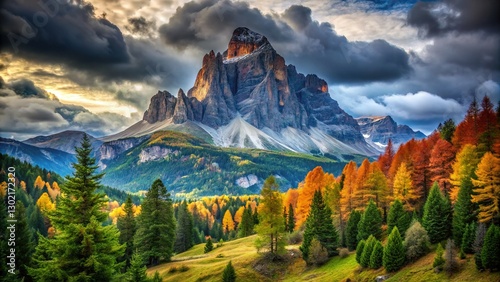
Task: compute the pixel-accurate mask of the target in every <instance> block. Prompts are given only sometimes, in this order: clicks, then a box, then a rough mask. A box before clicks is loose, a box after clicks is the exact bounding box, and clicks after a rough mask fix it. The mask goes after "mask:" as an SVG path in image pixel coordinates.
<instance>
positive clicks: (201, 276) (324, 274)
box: [148, 236, 500, 282]
mask: <svg viewBox="0 0 500 282" xmlns="http://www.w3.org/2000/svg"><path fill="white" fill-rule="evenodd" d="M254 240H255V236H250V237H247V238H243V239H238V240H235V241H230V242H226V243H224V245H223V246H222V247H220V248H217V249H214V250H213V251H212V252H210V253H208V254H204V253H203V248H204V244H200V245H196V246H194V247H193V248H192V249H191V250H189V251H187V252H185V253H182V254H179V255H176V256H174V257H173V261H172V262H169V263H165V264H161V265H158V266H155V267H152V268H150V269H148V275H153V274H154V272H155V271H158V272H159V273H160V275H161V276H162V277H163V281H183V282H191V281H192V282H194V281H220V279H221V277H222V271H223V270H224V267H225V266H226V264H227V263H228V262H229V260H231V261H232V264H233V266H234V267H235V269H236V274H237V276H238V280H237V281H346V280H347V279H348V278H349V279H350V280H351V281H367V282H368V281H370V282H371V281H374V280H375V278H376V277H377V276H379V275H386V274H387V273H386V272H385V270H384V269H383V268H380V269H378V270H361V269H360V267H359V265H358V264H357V262H356V259H355V254H354V253H351V254H350V255H349V256H348V257H346V258H340V257H335V258H333V259H331V260H330V261H329V262H328V263H326V264H325V265H323V266H321V267H308V266H307V265H306V264H305V263H304V261H303V260H302V259H301V258H299V257H297V256H295V258H294V259H291V261H290V262H289V263H281V264H278V265H277V266H275V267H274V270H275V277H274V278H273V279H271V278H269V276H268V275H269V274H268V275H267V276H264V275H262V273H259V272H258V271H257V270H256V269H261V268H260V267H259V266H261V265H260V264H259V260H261V258H262V256H261V255H259V254H257V252H256V249H255V247H254V245H253V242H254ZM287 248H288V249H289V250H290V251H292V250H296V249H297V248H298V246H288V247H287ZM433 260H434V253H433V252H431V253H429V254H428V255H427V256H425V257H423V258H421V259H420V260H418V261H417V262H415V263H413V264H410V265H407V266H406V267H404V268H403V269H401V270H400V271H399V272H396V273H389V276H390V278H389V279H388V280H387V281H390V282H393V281H415V282H416V281H426V282H431V281H478V282H490V281H500V273H498V272H497V273H490V272H479V271H477V270H476V268H475V264H474V258H473V257H472V256H468V257H467V258H466V259H465V260H459V261H460V271H459V272H457V273H455V274H453V275H452V276H451V277H449V276H448V275H447V274H446V273H444V272H441V273H435V272H434V270H433V268H432V262H433ZM183 266H185V267H187V269H185V271H184V272H182V271H180V269H181V268H182V267H183ZM173 269H177V271H175V272H172V270H173Z"/></svg>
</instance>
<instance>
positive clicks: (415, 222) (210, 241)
mask: <svg viewBox="0 0 500 282" xmlns="http://www.w3.org/2000/svg"><path fill="white" fill-rule="evenodd" d="M0 161H1V164H2V167H1V173H0V188H1V189H0V194H1V196H2V197H4V196H5V194H6V187H7V181H8V180H7V178H8V175H7V171H8V167H10V166H14V167H16V183H17V190H16V199H17V201H18V204H17V205H16V214H15V215H16V219H17V220H18V222H17V226H16V248H17V249H16V254H17V256H16V265H17V266H18V267H17V268H16V274H15V275H10V274H9V275H3V274H4V273H7V264H6V263H2V265H1V266H0V267H1V268H0V270H1V272H2V276H1V278H0V279H2V280H4V281H14V280H13V279H12V277H14V276H15V277H16V278H17V279H19V280H23V279H24V281H68V280H69V281H115V280H120V279H126V280H127V281H161V280H162V277H160V274H159V273H156V274H155V275H154V276H150V277H147V276H146V267H149V266H154V265H158V264H161V263H164V262H168V261H170V260H171V258H172V256H173V255H174V254H176V253H182V252H184V251H186V250H189V249H190V248H191V247H192V246H193V245H195V244H200V243H204V244H205V248H204V250H205V252H206V253H210V252H211V251H213V250H214V249H216V248H217V247H218V246H220V245H222V244H224V242H226V241H228V240H232V239H235V238H241V237H246V236H249V235H252V234H255V233H256V234H257V239H256V242H255V246H256V249H257V251H258V252H259V253H262V254H263V257H265V258H266V259H268V260H269V263H274V262H275V261H280V260H282V259H283V258H284V257H286V253H287V249H286V248H285V246H286V245H287V244H294V245H300V247H299V248H298V249H299V250H300V254H301V257H302V259H303V260H304V261H306V263H307V264H308V265H310V266H311V267H315V266H318V265H322V264H324V263H326V262H327V261H328V260H330V259H331V258H332V257H335V256H338V255H341V256H342V255H346V254H349V253H352V254H353V255H355V256H356V261H357V262H358V263H359V265H360V268H361V269H379V268H381V267H383V268H384V269H385V270H386V271H387V272H389V273H392V272H395V271H398V270H399V269H401V268H402V267H403V266H404V265H405V264H408V263H412V262H414V261H417V260H418V259H419V258H420V257H422V256H424V255H426V254H428V253H429V252H431V250H432V251H433V250H435V253H436V254H435V260H434V263H433V267H435V269H436V271H447V272H449V273H452V272H453V271H455V270H456V268H457V265H458V263H457V260H458V259H460V258H464V257H467V256H473V257H474V261H475V264H476V268H477V270H478V271H498V270H500V207H499V204H500V105H499V107H497V108H496V110H495V109H494V106H493V105H492V104H491V102H490V100H489V99H488V97H485V98H484V99H483V100H482V101H481V103H480V104H478V103H477V102H476V101H474V102H472V103H471V105H470V106H469V109H468V111H467V115H466V116H465V118H464V120H463V121H462V122H460V123H459V124H457V125H456V124H455V123H454V122H453V121H452V120H447V121H444V122H443V124H441V125H440V126H439V128H438V129H437V130H436V131H435V132H434V133H433V134H431V135H430V136H428V137H427V138H425V139H423V140H418V141H417V140H411V141H409V142H407V143H405V144H403V145H401V146H400V147H399V148H397V150H395V149H394V148H393V146H392V144H391V143H390V142H389V144H388V146H387V147H386V149H385V152H384V153H383V154H382V155H380V157H379V158H378V159H377V160H376V161H373V162H370V161H369V160H368V159H365V160H364V161H363V162H362V163H361V164H360V165H359V166H358V164H357V163H355V162H349V163H348V164H347V165H346V166H345V167H344V169H343V171H342V173H341V174H340V175H337V176H335V175H333V174H331V173H328V172H326V171H324V170H323V168H322V167H320V166H318V167H316V168H314V169H313V170H311V171H310V172H309V173H308V174H307V176H306V177H305V179H304V180H303V181H302V182H301V183H300V184H299V186H298V187H296V188H290V189H289V190H288V191H287V192H285V193H283V192H281V191H282V188H283V187H281V189H280V185H279V182H278V181H277V180H276V178H275V177H274V176H270V177H269V178H267V179H266V181H265V183H264V185H263V187H262V189H261V193H260V195H254V196H229V195H220V196H213V197H204V198H200V199H196V200H193V199H185V200H174V199H172V197H171V195H170V193H169V190H168V189H167V188H168V187H166V185H164V183H163V182H162V181H161V180H154V179H152V180H151V185H150V188H149V190H148V191H147V193H146V194H145V195H144V196H140V197H139V196H137V195H130V194H127V193H124V192H120V191H118V190H115V189H112V188H109V187H103V186H101V185H100V179H101V178H102V174H99V173H98V169H97V166H96V164H95V159H93V158H91V146H90V142H89V140H88V139H86V138H85V139H84V141H83V142H82V145H81V147H80V148H78V149H77V162H76V163H75V164H74V170H75V172H74V174H73V175H72V176H68V177H67V178H66V179H62V178H61V177H59V176H57V175H55V174H53V173H51V172H49V171H46V170H44V169H41V168H39V167H33V166H31V165H29V164H28V163H26V162H21V161H18V160H16V159H13V158H10V157H8V156H5V155H0ZM0 202H1V203H0V205H1V206H0V208H1V209H2V210H3V211H5V210H6V206H5V201H0ZM6 215H7V213H6V212H2V213H1V214H0V225H1V226H0V227H1V229H0V230H2V233H0V239H1V240H2V242H1V247H0V252H1V256H2V257H3V258H6V256H7V253H8V251H9V250H8V249H7V245H6V240H7V239H8V234H7V233H6V230H7V229H6V224H7V221H6V220H7V218H6ZM237 272H238V269H235V268H234V267H233V266H232V264H231V262H229V264H228V265H227V267H226V270H225V271H224V272H223V274H222V276H221V277H220V279H223V281H235V280H237ZM167 275H168V274H167Z"/></svg>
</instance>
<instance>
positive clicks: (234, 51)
mask: <svg viewBox="0 0 500 282" xmlns="http://www.w3.org/2000/svg"><path fill="white" fill-rule="evenodd" d="M263 45H270V43H269V41H267V38H266V37H265V36H263V35H262V34H260V33H257V32H255V31H253V30H250V29H248V28H246V27H238V28H237V29H235V30H234V31H233V36H231V40H230V41H229V44H228V47H227V59H231V58H234V57H240V56H244V55H247V54H250V53H252V52H253V51H255V50H256V49H258V48H259V47H261V46H263Z"/></svg>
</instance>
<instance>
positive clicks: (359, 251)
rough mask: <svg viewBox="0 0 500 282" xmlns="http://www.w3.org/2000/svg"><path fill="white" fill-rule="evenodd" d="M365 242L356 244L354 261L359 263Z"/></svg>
mask: <svg viewBox="0 0 500 282" xmlns="http://www.w3.org/2000/svg"><path fill="white" fill-rule="evenodd" d="M365 245H366V242H365V240H361V241H359V242H358V246H356V261H357V262H358V263H361V256H362V255H363V250H364V249H365Z"/></svg>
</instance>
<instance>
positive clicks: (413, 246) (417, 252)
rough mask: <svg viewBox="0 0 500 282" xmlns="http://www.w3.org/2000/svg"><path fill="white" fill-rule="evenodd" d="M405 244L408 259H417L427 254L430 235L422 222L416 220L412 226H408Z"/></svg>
mask: <svg viewBox="0 0 500 282" xmlns="http://www.w3.org/2000/svg"><path fill="white" fill-rule="evenodd" d="M404 246H405V249H406V259H407V260H408V261H415V260H417V259H418V258H420V257H422V256H424V255H425V254H427V252H428V251H429V236H428V235H427V231H426V230H425V229H424V228H423V227H422V225H421V224H420V222H418V221H414V222H413V224H412V225H411V226H410V228H408V230H407V231H406V237H405V241H404Z"/></svg>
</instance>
